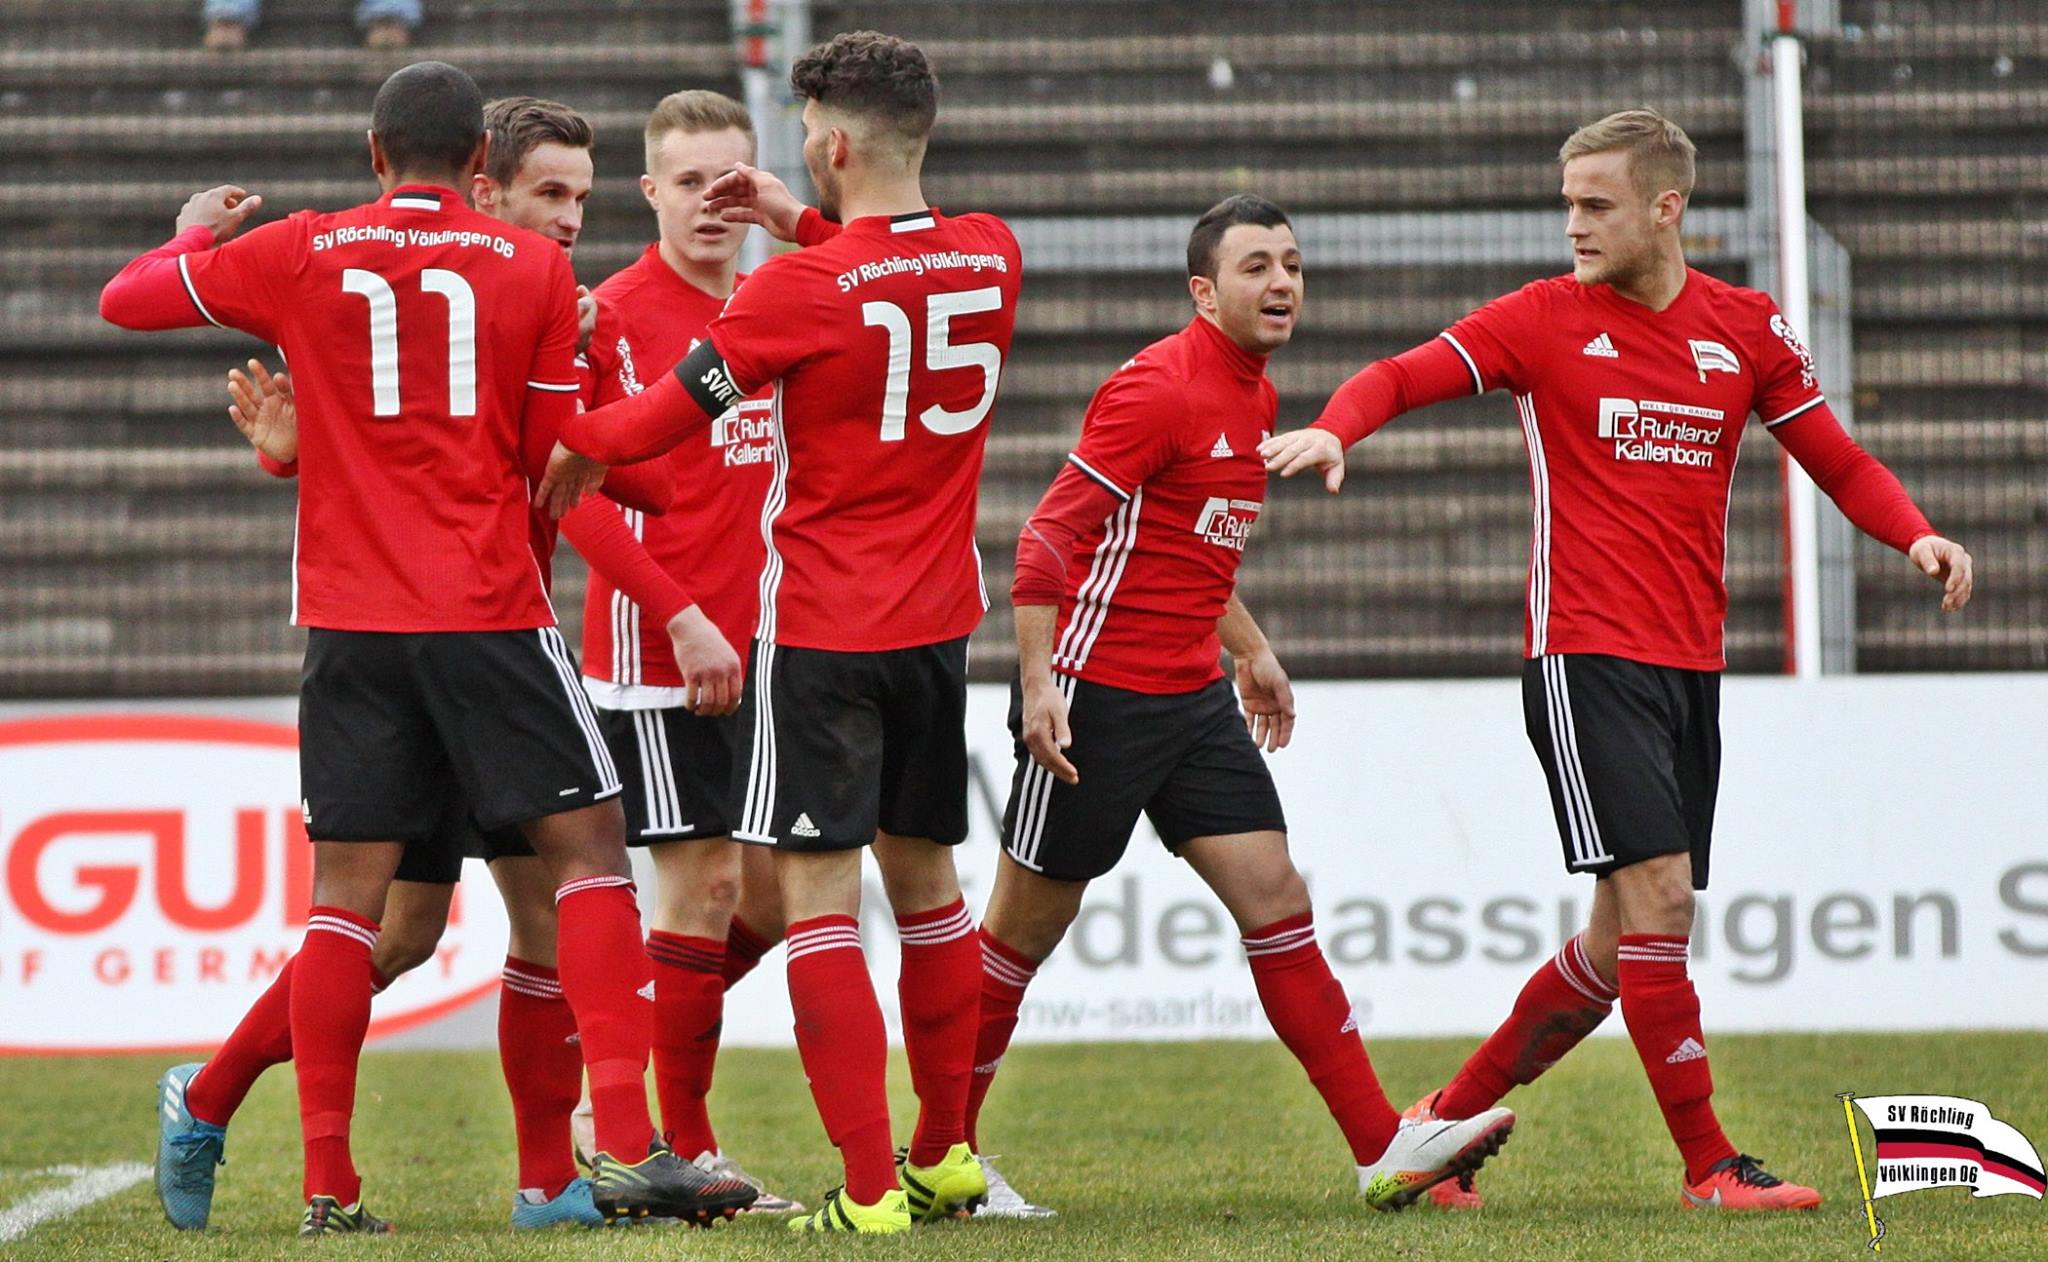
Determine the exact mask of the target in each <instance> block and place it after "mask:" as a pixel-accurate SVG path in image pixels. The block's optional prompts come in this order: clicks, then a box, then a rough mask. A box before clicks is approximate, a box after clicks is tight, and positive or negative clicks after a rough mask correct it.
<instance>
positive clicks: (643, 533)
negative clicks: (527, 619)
mask: <svg viewBox="0 0 2048 1262" xmlns="http://www.w3.org/2000/svg"><path fill="white" fill-rule="evenodd" d="M739 279H740V282H741V283H742V284H744V283H745V279H746V278H745V277H741V278H739ZM597 298H598V311H599V313H600V326H599V329H598V335H597V336H596V337H594V338H592V339H591V344H590V351H589V357H590V361H591V366H592V369H593V371H594V373H595V391H594V396H593V401H592V406H593V407H597V406H602V405H604V404H606V403H610V402H613V401H615V400H618V399H625V398H630V397H632V396H633V395H636V394H639V393H640V392H641V391H642V390H643V389H644V388H645V385H646V383H651V382H653V381H657V380H659V379H660V378H661V377H662V376H664V375H665V374H667V373H668V372H669V370H670V369H672V368H674V367H675V366H676V364H677V363H678V362H679V361H681V359H682V358H683V356H685V355H687V354H688V353H689V352H690V351H691V349H692V348H694V347H695V346H696V344H697V343H698V341H699V340H701V339H702V338H703V336H704V331H705V329H706V327H708V326H709V325H710V323H711V321H712V319H713V318H714V317H716V316H717V315H718V312H719V309H720V308H721V307H722V306H723V305H724V300H723V299H720V298H717V297H714V296H713V295H711V294H709V293H706V292H705V291H704V290H701V289H698V288H697V287H696V286H694V285H692V284H690V283H689V282H688V281H686V280H684V279H683V278H682V277H681V276H680V275H678V274H677V273H676V270H675V269H674V268H673V267H670V266H669V264H668V263H667V261H665V260H664V259H663V258H662V256H661V249H660V247H659V246H655V245H650V246H648V247H647V249H646V251H645V252H644V253H642V255H641V256H640V258H639V259H638V260H636V261H635V262H634V263H633V264H632V265H631V266H629V267H627V268H625V269H624V270H622V271H620V272H619V273H618V274H617V275H615V276H613V277H612V278H611V279H609V280H607V281H605V282H604V284H602V285H600V286H598V289H597ZM773 407H774V405H773V402H772V400H771V399H770V397H769V395H768V393H767V392H766V391H763V392H762V393H760V394H759V395H757V396H756V397H755V398H752V399H748V400H744V401H742V402H741V403H740V404H739V405H738V406H737V407H735V408H733V409H732V410H731V411H729V412H727V413H726V414H725V415H723V416H720V417H719V418H718V419H717V420H716V421H714V422H713V423H712V424H711V425H710V426H709V427H708V428H707V429H706V430H705V431H704V432H703V433H702V434H700V435H697V436H693V437H692V438H690V439H689V440H687V441H685V442H683V443H680V444H678V445H677V446H676V448H675V449H674V450H672V451H670V452H668V453H667V454H666V455H662V456H658V457H656V458H655V459H653V460H649V461H646V462H644V465H625V466H620V467H622V468H629V469H630V468H640V467H644V466H658V467H660V468H662V469H664V470H667V471H669V472H670V474H671V475H672V477H673V478H674V480H675V482H676V484H677V485H678V486H679V487H683V488H687V489H688V494H685V495H681V496H678V497H677V499H676V500H675V502H674V503H673V504H672V505H671V507H670V509H669V512H668V514H667V515H666V516H665V517H661V518H653V517H649V516H647V515H645V514H642V513H636V512H634V511H632V509H631V508H630V507H628V508H626V509H624V510H623V511H622V510H620V509H615V508H610V507H609V506H606V512H607V513H608V515H609V517H610V518H611V519H613V521H616V522H617V525H618V529H617V531H615V532H612V534H611V543H612V546H603V545H601V544H600V545H599V546H598V547H597V549H596V550H593V549H592V548H588V547H586V546H585V542H586V541H585V540H583V539H581V538H578V537H577V536H575V535H572V536H571V540H570V541H571V542H572V543H574V544H576V549H577V551H578V552H581V553H582V554H583V556H584V559H585V560H587V561H589V562H590V564H591V571H592V572H591V576H590V588H589V592H588V594H587V595H586V597H585V600H584V618H583V673H584V675H585V676H586V677H587V680H588V681H589V685H590V687H591V693H592V696H593V697H594V698H596V699H597V700H598V701H599V702H600V703H601V704H606V705H610V706H613V707H614V708H638V707H642V706H646V707H655V706H662V705H674V704H680V702H679V700H678V699H676V698H674V697H672V696H670V695H669V694H666V693H664V692H662V691H660V690H662V689H669V688H680V687H681V686H682V683H683V679H682V673H681V672H680V671H679V670H677V668H676V663H675V655H674V652H673V650H672V648H671V646H670V644H669V638H668V633H667V626H668V623H669V620H670V619H672V618H673V617H675V615H676V613H677V612H678V611H680V610H682V609H683V608H685V607H686V606H688V605H690V604H693V603H694V604H696V605H698V606H699V607H700V608H701V609H702V610H703V611H704V615H705V616H706V617H707V618H709V619H710V620H711V621H712V623H713V624H714V625H716V626H717V627H718V629H719V631H720V632H721V633H722V634H723V635H724V636H725V638H726V639H727V641H729V642H730V643H731V644H732V645H733V646H734V647H735V648H736V649H738V650H739V651H740V652H742V653H744V652H745V649H746V645H747V642H748V641H749V640H751V639H752V638H753V634H754V623H755V619H756V617H757V615H758V612H759V609H760V595H759V593H760V578H761V564H762V560H763V558H764V556H765V552H766V546H765V545H764V544H763V542H762V539H761V528H760V521H761V504H762V501H763V500H764V499H766V498H767V494H768V486H769V482H770V480H771V470H772V468H773V464H774V460H775V435H774V427H773V416H772V413H773ZM608 526H609V523H608ZM626 540H632V541H634V546H631V547H627V546H625V542H626ZM592 542H595V541H592ZM635 554H637V558H636V556H635ZM636 559H646V560H650V561H651V571H652V572H651V573H650V572H649V571H648V570H646V569H642V570H640V572H639V573H638V574H628V573H625V572H623V571H622V569H621V566H622V564H626V563H631V562H633V561H635V560H636ZM656 575H658V576H659V577H658V578H657V577H656Z"/></svg>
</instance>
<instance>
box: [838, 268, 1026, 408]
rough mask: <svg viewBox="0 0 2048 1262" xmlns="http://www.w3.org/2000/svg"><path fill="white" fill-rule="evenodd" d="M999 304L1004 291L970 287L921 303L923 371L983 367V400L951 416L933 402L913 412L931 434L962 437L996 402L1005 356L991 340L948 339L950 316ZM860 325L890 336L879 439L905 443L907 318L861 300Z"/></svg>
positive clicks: (898, 311)
mask: <svg viewBox="0 0 2048 1262" xmlns="http://www.w3.org/2000/svg"><path fill="white" fill-rule="evenodd" d="M1002 305H1003V291H1002V290H1000V289H997V288H996V287H995V286H993V285H991V286H989V287H988V288H987V289H969V290H964V291H962V292H959V293H947V294H932V295H930V296H929V297H927V298H926V299H925V339H924V362H925V367H926V368H929V369H931V370H932V371H933V372H943V371H944V370H946V369H948V368H979V369H981V398H980V399H979V400H978V401H976V403H975V404H974V406H973V407H970V408H967V409H965V410H963V411H959V412H954V411H950V410H948V409H946V408H943V407H940V406H939V405H938V404H936V403H934V404H933V405H932V406H930V407H928V408H926V409H925V410H924V411H922V412H919V413H918V414H917V419H918V420H919V421H920V422H922V423H923V425H924V427H925V428H926V429H928V430H930V431H931V432H932V433H934V434H964V433H966V432H967V431H969V430H971V429H973V428H974V427H975V426H977V425H979V424H981V422H982V418H983V417H986V416H987V415H988V410H989V408H990V407H991V406H993V405H994V403H995V401H996V382H997V380H998V379H999V378H1000V377H1001V376H1002V373H1003V353H1002V351H1000V350H998V349H997V348H996V344H995V343H994V342H961V343H959V344H958V345H955V344H954V343H953V342H952V341H951V340H950V334H951V332H952V328H951V326H952V322H953V317H954V316H957V315H973V314H975V313H977V312H982V311H995V310H998V309H999V308H1001V307H1002ZM860 318H861V323H863V324H865V325H868V326H869V327H874V326H876V325H880V326H881V327H882V328H884V329H886V330H888V333H889V376H888V381H887V383H886V386H885V388H884V389H883V391H882V441H883V442H885V443H897V442H902V441H903V433H904V423H905V420H906V419H907V418H908V416H909V414H910V316H909V315H908V314H906V313H905V312H904V310H903V308H901V307H899V306H897V305H896V304H895V303H893V302H864V303H862V304H861V307H860Z"/></svg>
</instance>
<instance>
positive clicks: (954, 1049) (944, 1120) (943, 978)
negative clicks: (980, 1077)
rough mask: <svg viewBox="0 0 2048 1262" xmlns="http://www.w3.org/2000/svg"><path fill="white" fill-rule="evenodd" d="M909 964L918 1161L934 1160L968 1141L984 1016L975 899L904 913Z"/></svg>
mask: <svg viewBox="0 0 2048 1262" xmlns="http://www.w3.org/2000/svg"><path fill="white" fill-rule="evenodd" d="M896 931H897V933H898V935H899V936H900V937H901V938H902V941H903V963H902V968H901V971H900V972H899V973H898V974H897V983H896V997H897V1000H898V1002H899V1003H900V1004H901V1005H902V1008H901V1011H902V1013H903V1051H904V1054H905V1056H906V1057H907V1058H908V1059H909V1061H910V1084H911V1086H912V1088H913V1089H915V1090H916V1092H917V1103H918V1109H917V1129H916V1130H915V1131H913V1132H912V1133H911V1139H910V1158H909V1160H910V1164H911V1165H914V1166H933V1165H937V1164H938V1163H939V1162H940V1161H943V1160H944V1159H945V1156H946V1153H947V1151H948V1150H949V1149H951V1148H952V1147H953V1145H955V1144H958V1143H962V1142H964V1141H965V1140H966V1139H967V1088H968V1083H969V1082H970V1081H972V1080H973V1077H974V1036H975V1032H976V1029H977V1028H978V1027H979V1025H980V1015H981V944H980V943H979V942H978V941H977V940H976V939H975V936H974V918H973V917H972V916H969V915H968V914H967V904H966V903H965V902H963V901H962V900H960V899H957V898H956V899H954V900H953V901H952V902H950V903H948V904H946V905H945V906H944V907H936V908H933V909H931V910H930V911H920V912H912V913H911V914H909V915H907V916H898V917H896Z"/></svg>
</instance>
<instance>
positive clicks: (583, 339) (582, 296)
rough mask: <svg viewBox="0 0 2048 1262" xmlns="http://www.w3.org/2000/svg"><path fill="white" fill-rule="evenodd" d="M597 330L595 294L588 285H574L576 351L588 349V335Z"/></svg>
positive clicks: (581, 351)
mask: <svg viewBox="0 0 2048 1262" xmlns="http://www.w3.org/2000/svg"><path fill="white" fill-rule="evenodd" d="M595 332H597V295H596V294H593V293H591V292H590V286H588V285H578V286H576V353H577V354H578V355H581V354H582V353H583V352H584V351H587V350H589V349H590V335H591V334H593V333H595Z"/></svg>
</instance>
